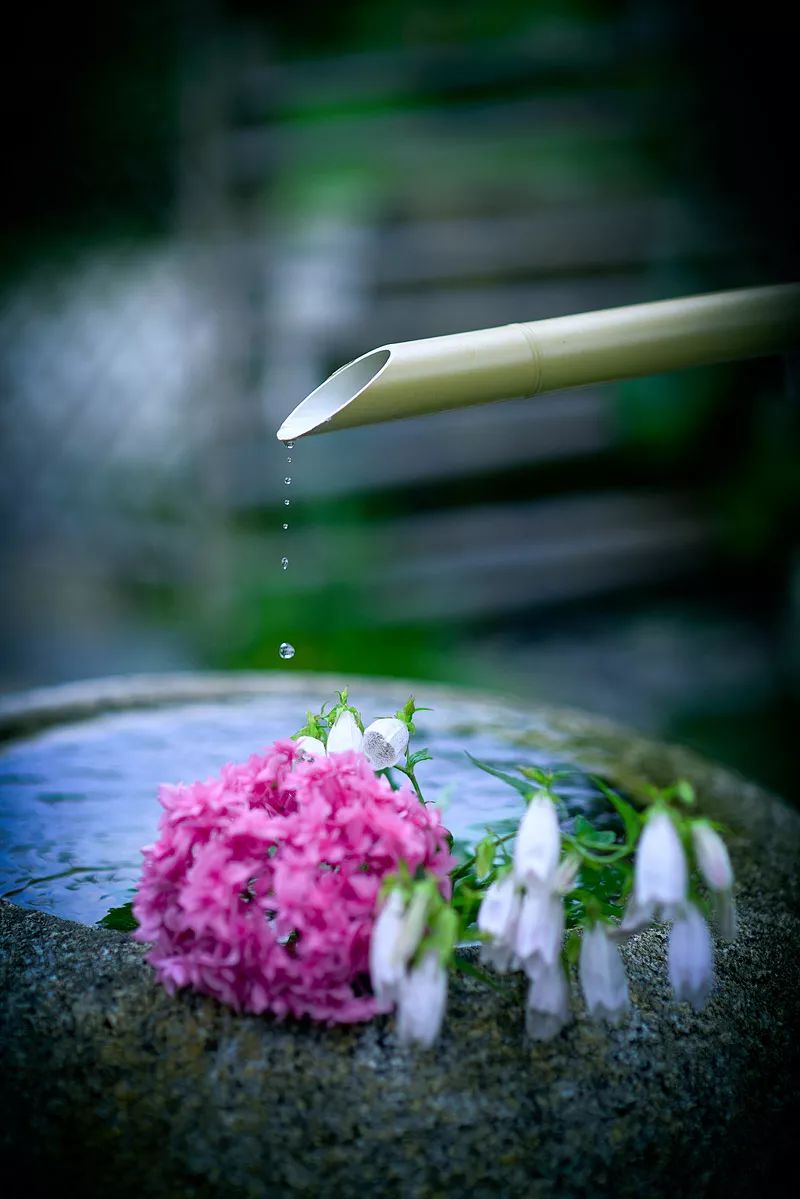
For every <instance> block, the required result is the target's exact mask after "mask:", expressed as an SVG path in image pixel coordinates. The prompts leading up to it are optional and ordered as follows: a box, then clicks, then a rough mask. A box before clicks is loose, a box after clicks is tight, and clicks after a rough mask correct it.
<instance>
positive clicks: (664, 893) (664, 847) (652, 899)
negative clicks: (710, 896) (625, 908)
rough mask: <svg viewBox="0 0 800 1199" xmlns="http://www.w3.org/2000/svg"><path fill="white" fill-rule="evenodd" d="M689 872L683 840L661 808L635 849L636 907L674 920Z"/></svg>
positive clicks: (680, 904) (683, 897)
mask: <svg viewBox="0 0 800 1199" xmlns="http://www.w3.org/2000/svg"><path fill="white" fill-rule="evenodd" d="M688 881H689V874H688V868H687V865H686V854H685V853H684V852H683V846H682V845H681V839H680V837H679V836H678V831H677V829H676V828H675V825H674V824H673V822H672V819H671V817H670V815H669V813H668V812H666V811H665V810H664V809H663V808H659V809H658V810H657V811H655V812H654V813H653V815H652V816H651V817H650V819H649V820H648V821H647V823H646V824H645V826H644V829H643V830H642V835H641V837H640V838H639V845H638V848H637V851H636V870H635V875H634V884H633V906H634V910H635V911H637V912H639V913H641V915H642V916H644V914H645V913H648V914H654V915H656V916H661V917H662V919H664V920H670V919H672V918H673V917H674V916H675V915H676V914H677V912H679V911H680V909H681V907H682V905H683V903H684V901H685V899H686V888H687V886H688Z"/></svg>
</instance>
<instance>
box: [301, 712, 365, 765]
mask: <svg viewBox="0 0 800 1199" xmlns="http://www.w3.org/2000/svg"><path fill="white" fill-rule="evenodd" d="M363 743H364V734H363V733H362V732H361V729H360V728H359V727H358V721H357V720H356V718H355V716H354V715H353V713H352V712H350V711H348V710H347V709H346V708H345V710H344V711H342V712H340V713H339V715H338V716H337V717H336V719H335V721H334V722H333V724H332V726H331V729H330V732H329V733H328V744H327V746H325V744H324V743H323V742H322V741H320V739H319V737H309V736H307V735H305V734H304V735H303V736H302V737H298V738H297V740H296V741H295V744H296V745H297V747H298V748H299V749H300V750H301V751H302V753H303V755H304V756H305V757H306V758H324V757H326V756H327V755H328V754H343V753H346V752H347V751H348V750H355V751H356V753H362V752H363Z"/></svg>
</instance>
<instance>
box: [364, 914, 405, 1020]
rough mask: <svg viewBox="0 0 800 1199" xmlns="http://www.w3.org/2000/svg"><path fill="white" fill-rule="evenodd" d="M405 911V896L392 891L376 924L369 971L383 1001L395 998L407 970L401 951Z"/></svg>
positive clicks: (370, 948)
mask: <svg viewBox="0 0 800 1199" xmlns="http://www.w3.org/2000/svg"><path fill="white" fill-rule="evenodd" d="M404 915H405V903H404V901H403V896H402V895H401V894H400V892H399V891H391V892H390V893H389V896H388V898H387V900H386V902H385V904H384V905H383V907H382V908H381V912H380V915H379V916H378V919H377V920H376V921H375V924H374V925H373V927H372V936H371V938H370V942H369V974H370V979H371V981H372V990H373V991H374V992H375V995H376V996H377V998H378V999H379V1000H380V1001H381V1002H389V1003H392V1002H394V1000H395V999H396V998H397V994H398V989H399V986H400V983H401V981H402V979H403V974H404V972H405V962H404V961H403V958H402V957H401V955H400V954H399V952H398V947H399V943H400V935H401V933H402V930H403V919H404Z"/></svg>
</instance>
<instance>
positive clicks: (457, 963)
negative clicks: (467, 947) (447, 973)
mask: <svg viewBox="0 0 800 1199" xmlns="http://www.w3.org/2000/svg"><path fill="white" fill-rule="evenodd" d="M452 964H453V969H455V970H458V971H459V973H460V974H468V975H469V977H470V978H477V979H479V980H480V981H481V982H482V983H486V986H487V987H491V988H492V990H493V991H502V990H503V984H502V983H501V982H500V981H499V979H496V978H492V976H491V974H489V973H488V972H487V971H486V970H484V969H483V968H482V967H481V966H476V965H475V963H474V962H471V961H470V960H469V958H464V957H459V955H458V954H456V955H455V956H454V957H453V963H452Z"/></svg>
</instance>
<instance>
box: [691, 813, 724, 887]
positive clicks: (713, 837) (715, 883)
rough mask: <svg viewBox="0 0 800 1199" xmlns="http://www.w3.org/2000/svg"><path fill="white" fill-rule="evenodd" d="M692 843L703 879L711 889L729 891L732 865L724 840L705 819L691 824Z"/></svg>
mask: <svg viewBox="0 0 800 1199" xmlns="http://www.w3.org/2000/svg"><path fill="white" fill-rule="evenodd" d="M692 845H693V846H694V852H695V857H696V858H697V868H698V870H699V871H700V873H701V874H702V876H703V881H704V882H705V883H706V885H707V886H708V887H709V888H710V889H711V890H712V891H730V889H731V887H732V886H733V867H732V866H731V859H730V857H729V856H728V850H727V847H726V845H725V842H724V841H723V840H722V837H720V835H719V833H717V832H715V830H714V829H713V828H712V827H711V825H710V824H708V823H707V822H706V821H705V820H696V821H695V822H694V823H693V824H692Z"/></svg>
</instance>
